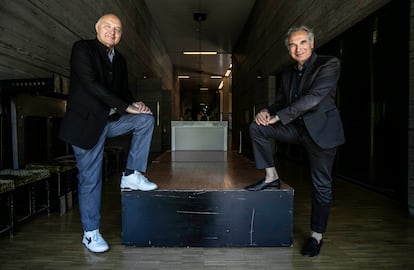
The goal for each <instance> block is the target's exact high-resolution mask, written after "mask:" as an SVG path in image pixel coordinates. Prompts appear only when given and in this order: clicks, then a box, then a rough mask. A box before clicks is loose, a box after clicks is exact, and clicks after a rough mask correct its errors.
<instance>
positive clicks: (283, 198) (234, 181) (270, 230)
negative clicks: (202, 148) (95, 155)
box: [121, 151, 294, 247]
mask: <svg viewBox="0 0 414 270" xmlns="http://www.w3.org/2000/svg"><path fill="white" fill-rule="evenodd" d="M147 176H148V177H149V178H150V179H151V180H152V181H154V182H156V183H157V184H158V185H159V189H158V190H156V191H150V192H142V191H132V192H122V193H121V198H122V243H123V244H124V245H128V246H157V247H187V246H189V247H191V246H193V247H196V246H198V247H244V246H246V247H252V246H291V245H292V224H293V220H292V219H293V197H294V190H293V189H292V188H291V187H289V186H288V185H286V184H285V183H282V187H281V189H268V190H263V191H258V192H251V191H246V190H244V189H243V187H244V186H246V185H248V184H251V183H254V182H256V181H257V180H259V179H260V178H262V177H263V171H259V170H256V169H255V168H254V164H253V163H252V162H251V161H249V160H247V159H246V158H244V157H243V156H241V155H239V154H238V153H236V152H177V151H175V152H166V153H165V154H163V155H162V156H161V157H160V158H159V159H158V160H156V161H155V162H154V163H153V164H151V165H150V166H149V168H148V172H147Z"/></svg>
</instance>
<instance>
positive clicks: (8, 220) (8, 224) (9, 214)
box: [0, 180, 14, 235]
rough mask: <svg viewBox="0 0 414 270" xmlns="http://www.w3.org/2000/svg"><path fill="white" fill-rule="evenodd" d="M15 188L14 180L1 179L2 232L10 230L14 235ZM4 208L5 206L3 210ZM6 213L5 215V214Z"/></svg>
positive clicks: (0, 221) (0, 219)
mask: <svg viewBox="0 0 414 270" xmlns="http://www.w3.org/2000/svg"><path fill="white" fill-rule="evenodd" d="M13 190H14V181H12V180H0V207H1V209H0V210H1V211H0V212H1V213H2V215H1V216H0V233H3V232H7V231H9V232H10V235H13V234H14V232H13V228H14V220H13V207H14V205H13ZM3 208H5V209H4V210H5V211H3ZM3 213H4V216H3Z"/></svg>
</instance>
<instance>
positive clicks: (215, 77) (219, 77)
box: [210, 76, 223, 79]
mask: <svg viewBox="0 0 414 270" xmlns="http://www.w3.org/2000/svg"><path fill="white" fill-rule="evenodd" d="M221 78H223V76H210V79H221Z"/></svg>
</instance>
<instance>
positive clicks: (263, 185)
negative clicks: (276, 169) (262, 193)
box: [245, 179, 280, 191]
mask: <svg viewBox="0 0 414 270" xmlns="http://www.w3.org/2000/svg"><path fill="white" fill-rule="evenodd" d="M265 188H277V189H279V188H280V180H279V179H276V180H274V181H272V182H269V183H266V182H265V179H262V180H260V181H259V183H257V184H253V185H250V186H247V187H245V189H247V190H250V191H258V190H262V189H265Z"/></svg>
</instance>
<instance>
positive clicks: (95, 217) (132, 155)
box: [72, 114, 154, 231]
mask: <svg viewBox="0 0 414 270" xmlns="http://www.w3.org/2000/svg"><path fill="white" fill-rule="evenodd" d="M153 130H154V117H153V116H152V115H151V114H126V115H123V116H121V117H120V118H119V119H118V120H117V121H113V122H108V124H107V125H106V126H105V129H104V131H103V132H102V134H101V137H100V138H99V141H98V143H97V144H96V145H95V146H94V147H93V148H92V149H82V148H79V147H77V146H75V145H72V148H73V152H74V154H75V158H76V166H77V169H78V203H79V212H80V217H81V222H82V227H83V230H84V231H92V230H95V229H99V227H100V220H101V214H100V210H101V190H102V163H103V162H102V161H103V155H104V147H105V140H106V138H111V137H116V136H120V135H124V134H127V133H129V132H132V139H131V147H130V149H129V152H128V158H127V163H126V167H127V168H128V169H132V170H137V171H140V172H145V171H146V169H147V163H148V155H149V150H150V145H151V139H152V132H153Z"/></svg>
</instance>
